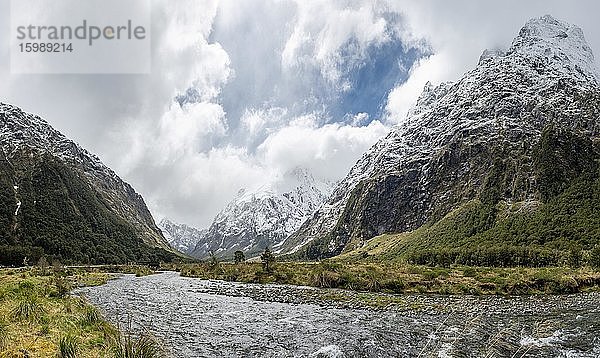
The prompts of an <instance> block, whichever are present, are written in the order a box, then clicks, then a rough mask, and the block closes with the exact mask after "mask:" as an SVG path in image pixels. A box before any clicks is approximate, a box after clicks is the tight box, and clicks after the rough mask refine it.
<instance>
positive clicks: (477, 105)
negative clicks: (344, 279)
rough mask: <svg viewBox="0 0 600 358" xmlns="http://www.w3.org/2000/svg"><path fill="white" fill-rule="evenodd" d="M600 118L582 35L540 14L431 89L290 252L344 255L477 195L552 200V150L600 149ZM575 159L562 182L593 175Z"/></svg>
mask: <svg viewBox="0 0 600 358" xmlns="http://www.w3.org/2000/svg"><path fill="white" fill-rule="evenodd" d="M599 116H600V92H599V85H598V74H597V71H596V69H595V64H594V56H593V54H592V51H591V49H590V47H589V46H588V45H587V43H586V41H585V39H584V36H583V32H582V30H581V29H580V28H579V27H577V26H573V25H570V24H567V23H564V22H562V21H559V20H556V19H554V18H553V17H551V16H544V17H542V18H539V19H532V20H530V21H528V22H527V23H526V24H525V26H524V27H523V28H522V29H521V31H520V32H519V34H518V36H517V37H516V38H515V39H514V41H513V42H512V45H511V46H510V48H509V49H508V50H506V51H500V50H493V51H487V50H486V51H485V52H484V53H483V55H482V56H481V58H480V61H479V64H478V65H477V67H476V68H475V69H473V70H471V71H470V72H468V73H466V74H465V75H464V76H463V77H462V78H461V79H460V80H459V81H457V82H455V83H442V84H440V85H438V86H437V87H433V86H431V85H430V84H428V85H427V86H426V87H425V89H424V90H423V93H422V95H421V97H420V98H419V100H418V102H417V103H416V105H415V107H414V108H413V109H412V110H411V111H410V112H409V114H408V115H407V118H406V120H405V121H403V122H402V123H401V124H399V125H397V126H396V127H394V128H393V129H392V130H391V132H390V133H389V135H387V136H386V137H385V138H383V139H381V140H380V141H379V142H378V143H376V144H375V145H374V146H373V147H372V148H371V149H370V150H369V151H368V152H366V153H365V154H364V155H363V156H362V158H361V159H360V160H359V161H358V162H357V163H356V164H355V166H354V167H353V168H352V169H351V171H350V172H349V174H348V175H347V176H346V177H345V178H344V179H343V180H342V181H341V182H340V183H339V185H338V186H337V187H336V188H335V189H334V192H333V194H332V196H331V197H330V199H329V200H328V201H327V203H326V204H324V205H323V206H322V207H321V208H319V210H318V211H317V212H316V213H315V215H314V216H313V217H312V218H311V219H309V220H308V221H307V222H305V223H304V224H303V225H302V227H301V228H300V229H299V230H298V231H297V232H296V233H294V234H293V235H291V236H290V237H289V238H288V239H287V240H286V241H285V243H284V244H283V251H284V252H287V253H296V254H297V255H300V256H303V257H308V258H320V257H329V256H333V255H337V254H339V253H341V252H342V251H344V250H348V249H351V248H355V247H360V246H361V245H362V244H363V243H364V241H365V240H367V239H370V238H372V237H374V236H376V235H380V234H382V233H390V232H405V231H410V230H414V229H416V228H418V227H420V226H421V225H424V224H426V223H431V222H434V221H435V220H437V219H439V218H441V217H442V216H444V215H445V214H447V213H448V212H449V211H450V210H452V209H453V208H456V207H457V206H458V205H460V204H461V203H464V202H466V201H468V200H471V199H474V198H479V199H481V200H482V201H483V200H490V201H491V202H492V203H494V202H498V201H499V200H505V201H506V202H517V201H540V200H544V199H545V198H546V197H548V195H554V194H556V193H553V192H552V190H551V188H550V185H548V184H547V180H546V179H547V178H546V175H547V173H546V171H544V170H542V169H541V164H540V163H541V162H542V160H541V159H540V158H541V155H542V154H543V153H547V151H551V150H553V151H551V152H552V153H562V152H561V151H560V150H563V149H564V148H562V149H561V148H555V150H554V149H553V148H552V146H553V145H555V146H558V145H560V143H565V142H566V141H567V140H575V139H577V138H581V139H582V140H588V139H591V140H592V141H595V143H598V135H599V133H600V121H599V120H598V118H599ZM542 138H546V139H547V140H546V141H542ZM566 138H570V139H566ZM549 148H550V149H549ZM565 148H567V147H565ZM559 149H560V150H559ZM564 151H567V149H564ZM581 157H582V158H583V156H581ZM573 158H575V159H572V160H569V161H567V160H564V168H563V167H561V166H560V165H561V164H563V163H562V161H559V162H558V163H554V165H555V167H554V169H552V170H556V173H560V174H557V175H558V177H559V178H558V179H556V180H564V181H566V180H569V179H571V178H572V177H573V176H574V175H576V174H577V173H580V169H581V170H583V169H582V168H584V167H585V163H579V162H578V160H579V159H577V156H573ZM563 159H564V158H563ZM563 169H564V170H563ZM559 186H560V185H559Z"/></svg>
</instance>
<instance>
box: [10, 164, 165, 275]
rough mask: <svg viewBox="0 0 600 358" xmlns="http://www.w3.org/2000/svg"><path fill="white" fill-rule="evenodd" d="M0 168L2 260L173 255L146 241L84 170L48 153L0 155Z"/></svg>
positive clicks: (114, 260) (149, 259) (123, 259)
mask: <svg viewBox="0 0 600 358" xmlns="http://www.w3.org/2000/svg"><path fill="white" fill-rule="evenodd" d="M0 172H1V173H2V175H1V179H0V200H2V202H0V208H2V211H1V212H0V215H1V216H0V265H22V264H23V261H24V259H25V258H26V257H27V258H28V261H29V263H35V262H37V260H39V259H40V258H41V257H42V256H47V257H48V258H49V260H54V259H57V260H60V261H61V262H63V263H84V264H87V263H91V264H96V263H102V264H111V263H113V264H118V263H127V262H148V263H159V262H160V261H169V260H172V259H173V257H174V256H175V255H174V254H173V253H171V252H168V251H166V250H164V249H160V248H152V247H149V246H148V245H146V244H144V242H143V241H142V239H141V238H140V237H138V235H137V234H136V232H135V230H134V229H133V227H132V225H131V224H129V223H127V222H126V221H124V220H123V219H121V218H120V217H118V216H117V215H116V214H114V213H113V212H112V211H111V209H110V206H109V205H110V204H109V203H107V202H106V201H105V200H103V198H102V197H101V195H100V194H99V193H98V192H97V191H96V190H94V189H93V188H92V187H91V185H89V184H88V182H87V181H86V180H85V178H83V177H82V175H83V174H81V173H79V172H78V171H76V170H74V169H72V168H69V167H68V166H66V165H65V164H63V163H61V162H60V161H58V160H56V159H54V158H53V157H51V156H49V155H45V156H43V157H41V158H30V157H29V156H28V155H26V153H22V155H21V156H19V157H14V158H13V159H11V162H9V161H7V160H6V159H4V160H0ZM13 185H17V186H18V189H17V190H15V189H14V188H13ZM17 198H18V200H19V201H20V202H21V207H20V210H19V213H18V215H17V216H16V217H15V215H14V214H15V209H16V206H17V205H16V203H17Z"/></svg>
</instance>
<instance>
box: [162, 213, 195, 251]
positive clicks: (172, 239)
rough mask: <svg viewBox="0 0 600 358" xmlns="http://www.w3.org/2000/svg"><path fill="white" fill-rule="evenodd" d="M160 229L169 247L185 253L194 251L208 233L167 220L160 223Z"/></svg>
mask: <svg viewBox="0 0 600 358" xmlns="http://www.w3.org/2000/svg"><path fill="white" fill-rule="evenodd" d="M158 227H159V228H160V230H161V231H162V233H163V235H164V236H165V238H166V239H167V242H169V245H171V247H172V248H174V249H176V250H178V251H180V252H183V253H189V252H190V251H192V250H193V249H194V248H195V247H196V244H197V243H198V241H200V240H201V239H202V238H203V237H204V235H206V231H207V230H206V229H196V228H193V227H191V226H188V225H185V224H178V223H175V222H173V221H171V220H169V219H166V218H165V219H162V220H161V221H160V223H159V224H158Z"/></svg>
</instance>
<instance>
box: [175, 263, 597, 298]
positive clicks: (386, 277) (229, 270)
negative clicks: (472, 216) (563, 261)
mask: <svg viewBox="0 0 600 358" xmlns="http://www.w3.org/2000/svg"><path fill="white" fill-rule="evenodd" d="M177 269H178V270H179V271H180V273H181V275H182V276H186V277H198V278H203V279H218V280H225V281H237V282H245V283H280V284H291V285H301V286H314V287H322V288H342V289H349V290H355V291H369V292H384V293H439V294H476V295H479V294H502V295H506V294H511V295H512V294H539V293H548V294H557V293H558V294H560V293H574V292H582V291H590V290H600V271H598V270H597V269H593V268H591V267H581V268H570V267H541V268H525V267H509V268H500V267H476V266H460V265H452V266H450V267H430V266H423V265H413V264H407V263H397V262H389V263H384V262H357V261H349V262H344V261H342V260H341V259H334V260H326V261H322V262H320V263H308V262H278V263H277V266H276V267H275V268H274V270H273V272H271V273H267V272H264V271H263V270H262V268H261V265H260V263H242V264H232V263H231V264H230V263H219V265H218V267H216V268H214V267H211V266H210V265H208V264H206V263H199V264H184V265H181V266H179V267H178V268H177Z"/></svg>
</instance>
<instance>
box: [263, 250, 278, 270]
mask: <svg viewBox="0 0 600 358" xmlns="http://www.w3.org/2000/svg"><path fill="white" fill-rule="evenodd" d="M260 260H261V261H262V265H263V270H265V271H266V272H272V271H273V263H274V262H275V255H273V253H272V252H271V250H269V248H268V247H267V248H265V251H264V252H263V253H262V255H260Z"/></svg>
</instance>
